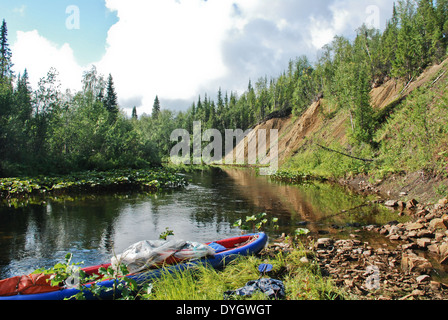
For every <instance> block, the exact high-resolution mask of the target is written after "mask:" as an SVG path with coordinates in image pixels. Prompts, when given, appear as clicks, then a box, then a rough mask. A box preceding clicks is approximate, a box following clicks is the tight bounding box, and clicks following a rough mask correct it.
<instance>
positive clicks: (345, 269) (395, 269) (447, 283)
mask: <svg viewBox="0 0 448 320" xmlns="http://www.w3.org/2000/svg"><path fill="white" fill-rule="evenodd" d="M383 204H384V205H386V206H389V207H394V208H396V210H397V215H403V214H407V215H410V217H411V219H410V221H409V222H407V223H398V222H397V221H391V222H389V223H387V224H385V225H382V226H376V225H369V226H365V227H362V229H363V231H368V232H373V233H378V234H379V235H381V236H384V237H386V238H388V239H389V240H390V241H389V242H388V244H387V245H386V244H383V245H381V244H370V243H368V242H365V241H362V240H360V239H359V236H358V235H356V234H352V235H351V237H350V238H349V239H335V238H314V239H308V240H311V241H310V242H309V245H308V246H309V248H308V249H309V250H310V251H311V253H312V255H311V256H313V257H314V258H313V259H314V262H316V263H318V264H319V266H320V269H321V272H322V273H323V275H324V276H327V277H330V278H331V279H332V280H333V281H334V283H335V284H336V285H337V286H340V287H343V288H344V289H345V290H346V291H347V292H348V293H350V294H351V295H352V296H353V297H354V299H359V300H383V299H384V300H409V299H412V300H446V299H448V277H447V276H446V274H445V275H443V273H444V272H445V271H444V268H445V267H446V268H448V199H446V198H445V199H441V200H440V201H439V202H438V203H437V204H435V205H421V204H418V202H417V201H415V200H411V201H409V202H407V203H404V202H400V201H394V200H391V201H385V202H384V203H383ZM409 209H411V210H409ZM278 245H279V244H277V246H278ZM274 246H276V245H275V244H274ZM437 270H439V272H437Z"/></svg>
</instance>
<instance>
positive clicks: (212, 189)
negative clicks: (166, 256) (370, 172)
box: [0, 169, 396, 278]
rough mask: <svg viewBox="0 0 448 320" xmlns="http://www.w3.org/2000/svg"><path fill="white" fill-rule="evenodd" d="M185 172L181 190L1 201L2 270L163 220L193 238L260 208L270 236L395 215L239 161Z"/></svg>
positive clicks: (105, 256) (104, 247) (124, 236)
mask: <svg viewBox="0 0 448 320" xmlns="http://www.w3.org/2000/svg"><path fill="white" fill-rule="evenodd" d="M188 176H189V179H190V180H191V184H190V185H189V186H188V187H187V188H185V189H184V190H180V191H173V192H167V193H163V194H158V195H147V194H136V193H130V194H118V195H103V196H99V195H84V196H80V197H74V198H59V199H57V198H55V199H46V200H45V202H44V203H41V204H35V205H27V206H24V207H22V208H16V209H15V208H10V207H7V206H0V278H5V277H10V276H14V275H17V274H24V273H29V272H32V271H34V270H35V269H37V268H41V267H46V268H49V267H51V266H53V265H54V264H55V263H57V262H59V261H61V260H63V258H64V256H65V254H66V253H68V252H70V253H73V254H74V261H75V262H80V261H85V265H94V264H99V263H103V262H105V261H108V260H109V259H110V257H111V255H113V254H114V253H117V254H118V253H120V252H122V251H123V250H124V249H126V248H127V247H128V246H129V245H131V244H133V243H136V242H138V241H141V240H145V239H157V238H158V236H159V235H160V234H161V233H162V232H163V231H165V228H167V227H168V228H170V229H172V230H173V231H174V233H175V235H176V237H177V238H181V239H185V240H191V241H200V242H204V241H210V240H214V239H218V238H226V237H230V236H234V235H236V234H239V233H240V230H239V229H236V228H234V227H233V226H232V225H233V223H234V222H235V221H236V220H238V219H240V218H244V217H245V216H248V215H253V214H257V213H261V212H266V213H268V214H269V216H270V217H278V218H279V224H280V227H281V228H280V230H279V231H275V234H271V235H272V236H274V235H276V234H278V233H280V232H291V231H293V230H294V229H296V228H297V227H298V226H302V225H303V223H307V228H309V229H310V230H311V231H313V232H320V231H322V230H334V226H335V225H339V226H346V225H347V224H349V223H350V222H356V223H362V224H373V223H385V222H387V221H390V220H392V219H396V216H395V215H393V217H394V218H391V217H392V215H391V213H388V212H387V210H386V211H384V210H380V208H378V207H372V206H368V207H362V208H359V209H356V210H352V211H350V210H348V209H350V208H356V207H358V206H360V205H362V204H363V203H365V199H364V198H362V197H358V196H355V195H353V194H350V193H347V192H346V191H345V190H343V189H341V188H337V187H334V186H330V185H326V184H319V185H309V186H300V187H299V186H290V185H284V184H278V183H270V182H269V181H268V180H267V179H266V178H265V177H257V176H256V175H255V174H254V173H253V172H251V171H248V170H241V169H235V170H233V169H232V170H227V169H226V170H219V169H217V170H213V171H211V172H202V173H194V174H189V175H188ZM343 210H348V211H347V212H343ZM386 220H387V221H386Z"/></svg>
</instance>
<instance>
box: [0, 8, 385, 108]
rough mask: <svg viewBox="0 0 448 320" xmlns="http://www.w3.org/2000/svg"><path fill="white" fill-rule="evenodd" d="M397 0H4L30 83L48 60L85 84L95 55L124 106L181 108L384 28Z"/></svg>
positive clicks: (68, 78)
mask: <svg viewBox="0 0 448 320" xmlns="http://www.w3.org/2000/svg"><path fill="white" fill-rule="evenodd" d="M393 2H394V0H313V1H310V0H271V1H268V0H126V1H125V0H57V1H54V0H1V2H0V19H1V18H4V19H5V20H6V22H7V24H8V30H9V43H10V45H11V49H12V52H13V63H14V64H15V66H14V70H15V72H16V74H18V73H22V72H23V70H24V69H25V68H27V70H28V73H29V75H30V80H31V84H32V86H33V87H35V86H36V84H37V82H38V80H39V79H40V78H42V77H44V76H45V75H46V74H47V72H48V70H49V69H50V68H51V67H54V68H56V69H57V70H58V72H59V74H60V75H59V79H60V81H61V83H62V86H63V88H64V89H65V88H69V89H71V90H72V91H76V90H79V89H80V88H81V77H82V74H83V72H84V71H85V70H88V69H90V67H91V65H92V64H94V65H96V66H97V68H98V70H99V72H100V73H102V74H104V75H105V76H107V75H108V74H109V73H111V74H112V76H113V78H114V82H115V86H116V91H117V93H118V97H119V103H120V107H121V108H122V109H125V110H126V111H129V110H130V109H132V107H133V106H137V107H138V112H139V114H142V113H144V112H146V113H150V112H151V108H152V105H153V102H154V98H155V96H156V95H158V96H159V98H160V99H161V101H162V107H164V108H168V109H171V110H182V109H185V108H187V107H189V106H190V105H191V103H192V102H193V101H194V100H196V99H197V97H198V95H199V94H200V95H202V96H203V95H204V94H205V93H207V94H208V95H209V96H212V97H213V96H214V95H215V94H216V92H217V91H218V89H219V87H221V88H222V90H223V91H229V92H230V91H237V92H239V93H242V92H244V90H245V88H247V83H248V81H249V79H252V80H254V81H255V80H257V79H258V78H260V77H264V76H267V77H268V78H270V77H277V76H278V75H279V74H280V73H281V72H282V71H283V70H285V69H286V68H287V64H288V61H289V60H290V59H293V58H295V57H298V56H301V55H307V56H308V57H309V58H310V60H315V59H316V57H317V54H318V51H319V49H320V48H322V46H323V45H325V44H326V43H329V42H331V40H332V39H333V37H334V36H335V35H344V36H347V37H352V36H353V34H354V32H355V30H356V29H357V28H358V27H359V26H361V25H362V24H363V23H366V24H368V25H370V26H374V27H376V28H380V29H383V28H384V26H385V24H386V20H388V19H389V18H390V17H391V14H392V6H393Z"/></svg>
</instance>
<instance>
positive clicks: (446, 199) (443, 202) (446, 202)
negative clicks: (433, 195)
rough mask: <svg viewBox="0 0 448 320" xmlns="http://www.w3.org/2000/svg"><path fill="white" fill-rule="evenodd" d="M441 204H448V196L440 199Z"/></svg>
mask: <svg viewBox="0 0 448 320" xmlns="http://www.w3.org/2000/svg"><path fill="white" fill-rule="evenodd" d="M438 203H439V204H440V205H442V206H444V205H447V204H448V198H443V199H440V200H439V202H438Z"/></svg>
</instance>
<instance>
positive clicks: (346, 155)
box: [316, 143, 375, 162]
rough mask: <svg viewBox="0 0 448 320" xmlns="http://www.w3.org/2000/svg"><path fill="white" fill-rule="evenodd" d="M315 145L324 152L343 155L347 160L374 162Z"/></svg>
mask: <svg viewBox="0 0 448 320" xmlns="http://www.w3.org/2000/svg"><path fill="white" fill-rule="evenodd" d="M316 144H317V145H318V146H319V147H321V148H322V149H324V150H327V151H330V152H334V153H338V154H340V155H343V156H345V157H349V158H352V159H356V160H360V161H364V162H374V161H375V160H372V159H363V158H358V157H354V156H351V155H349V154H346V153H342V152H340V151H336V150H333V149H330V148H327V147H324V146H321V145H320V144H318V143H316Z"/></svg>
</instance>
